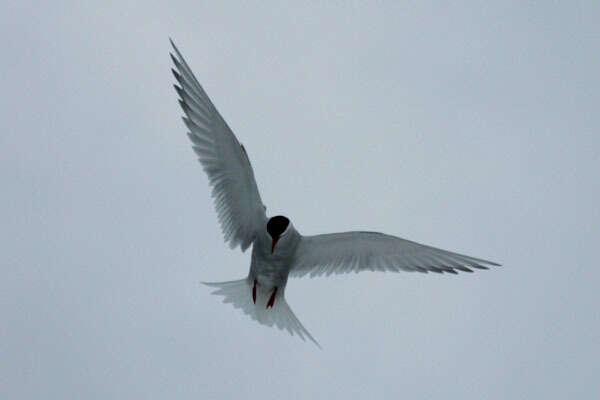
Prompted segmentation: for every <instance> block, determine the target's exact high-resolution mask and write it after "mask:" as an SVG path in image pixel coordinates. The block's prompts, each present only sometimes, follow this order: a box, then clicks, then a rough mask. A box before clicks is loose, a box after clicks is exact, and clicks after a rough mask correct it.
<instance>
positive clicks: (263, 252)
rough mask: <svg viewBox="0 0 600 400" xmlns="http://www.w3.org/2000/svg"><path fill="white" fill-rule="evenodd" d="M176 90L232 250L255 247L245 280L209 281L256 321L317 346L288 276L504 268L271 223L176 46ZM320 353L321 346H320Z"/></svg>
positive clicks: (244, 158) (392, 241)
mask: <svg viewBox="0 0 600 400" xmlns="http://www.w3.org/2000/svg"><path fill="white" fill-rule="evenodd" d="M171 45H172V46H173V50H174V53H175V54H173V53H171V54H170V55H171V59H172V60H173V63H174V65H175V68H174V69H172V72H173V75H174V76H175V79H176V80H177V84H175V85H174V86H175V90H176V92H177V94H178V96H179V104H180V105H181V108H182V109H183V112H184V113H185V116H184V117H183V122H184V123H185V125H186V127H187V129H188V133H187V134H188V137H189V139H190V140H191V142H192V147H193V149H194V151H195V153H196V154H197V156H198V158H199V161H200V164H201V165H202V167H203V169H204V171H205V172H206V174H207V175H208V180H209V183H210V185H211V186H212V197H213V198H214V202H215V208H216V212H217V215H218V220H219V222H220V225H221V228H222V231H223V234H224V237H225V242H228V243H229V245H230V247H231V248H232V249H234V248H236V247H237V246H239V247H240V248H241V250H242V251H246V249H248V248H249V247H250V246H252V257H251V262H250V271H249V273H248V276H247V277H245V278H244V279H240V280H235V281H227V282H213V283H208V282H204V283H205V284H206V285H209V286H213V287H216V288H217V290H215V291H214V292H213V294H217V295H221V296H223V297H224V299H223V301H224V302H225V303H231V304H232V305H233V306H234V307H235V308H239V309H241V310H242V311H243V312H244V313H245V314H247V315H249V316H250V317H251V318H252V319H254V320H256V321H258V322H259V323H261V324H263V325H267V326H277V327H278V328H279V329H282V330H283V329H285V330H287V331H288V332H289V333H290V334H291V335H294V334H297V335H298V336H299V337H300V338H301V339H302V340H305V337H307V338H309V339H310V340H311V341H313V342H314V343H315V344H316V345H317V346H319V343H318V342H317V341H316V340H315V339H314V338H313V337H312V335H311V334H310V333H309V332H308V331H307V330H306V329H305V328H304V326H303V325H302V324H301V323H300V321H299V320H298V318H296V316H295V315H294V313H293V312H292V310H291V308H290V307H289V305H288V304H287V302H286V301H285V287H286V284H287V281H288V277H290V276H292V277H302V276H305V275H309V276H310V277H315V276H321V275H326V276H329V275H330V274H341V273H349V272H360V271H393V272H399V271H418V272H424V273H427V272H437V273H444V272H446V273H451V274H456V273H457V271H464V272H473V269H488V266H499V265H500V264H497V263H495V262H492V261H487V260H482V259H480V258H475V257H470V256H466V255H463V254H458V253H454V252H450V251H446V250H442V249H438V248H435V247H431V246H426V245H423V244H419V243H416V242H412V241H410V240H406V239H401V238H399V237H395V236H391V235H386V234H383V233H378V232H363V231H356V232H343V233H329V234H323V235H315V236H303V235H301V234H300V233H299V232H298V231H297V230H296V229H295V228H294V225H293V224H292V222H291V221H290V219H289V218H288V217H285V216H283V215H277V216H273V217H270V218H268V217H267V214H266V207H265V206H264V204H263V202H262V199H261V197H260V193H259V191H258V187H257V185H256V180H255V178H254V171H253V169H252V165H251V164H250V159H249V158H248V154H247V153H246V149H245V148H244V146H243V145H242V144H241V143H240V142H239V141H238V139H237V138H236V137H235V135H234V134H233V132H232V131H231V129H230V128H229V126H228V125H227V123H226V122H225V120H224V119H223V117H222V116H221V114H219V112H218V111H217V109H216V107H215V106H214V105H213V103H212V101H211V100H210V99H209V97H208V95H207V94H206V92H205V91H204V89H203V88H202V86H201V85H200V83H199V82H198V80H197V79H196V77H195V76H194V74H193V73H192V70H191V69H190V67H189V66H188V64H187V63H186V62H185V60H184V58H183V56H182V55H181V53H180V52H179V50H178V49H177V47H176V46H175V44H174V43H173V41H172V40H171ZM319 347H320V346H319Z"/></svg>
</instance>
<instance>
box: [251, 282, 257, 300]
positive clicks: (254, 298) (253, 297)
mask: <svg viewBox="0 0 600 400" xmlns="http://www.w3.org/2000/svg"><path fill="white" fill-rule="evenodd" d="M252 301H254V304H256V279H255V280H254V287H253V288H252Z"/></svg>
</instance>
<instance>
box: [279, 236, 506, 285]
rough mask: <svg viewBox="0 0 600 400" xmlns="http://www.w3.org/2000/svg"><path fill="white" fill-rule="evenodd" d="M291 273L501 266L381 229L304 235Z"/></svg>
mask: <svg viewBox="0 0 600 400" xmlns="http://www.w3.org/2000/svg"><path fill="white" fill-rule="evenodd" d="M296 254H297V255H296V259H295V260H294V263H293V264H292V267H291V269H290V276H295V277H301V276H304V275H307V274H310V276H311V278H312V277H315V276H320V275H327V276H329V275H331V274H334V273H335V274H341V273H348V272H359V271H365V270H368V271H394V272H398V271H419V272H425V273H427V272H429V271H431V272H438V273H443V272H449V273H452V274H456V273H457V271H465V272H473V271H472V268H477V269H488V267H487V266H486V265H496V266H497V265H500V264H496V263H494V262H491V261H486V260H482V259H480V258H475V257H469V256H465V255H462V254H457V253H452V252H450V251H446V250H441V249H436V248H435V247H430V246H425V245H423V244H419V243H415V242H411V241H410V240H405V239H400V238H398V237H395V236H390V235H385V234H383V233H377V232H344V233H331V234H325V235H316V236H303V237H302V239H301V241H300V244H299V246H298V250H297V251H296Z"/></svg>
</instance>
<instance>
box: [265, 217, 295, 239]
mask: <svg viewBox="0 0 600 400" xmlns="http://www.w3.org/2000/svg"><path fill="white" fill-rule="evenodd" d="M289 224H290V220H289V219H287V218H286V217H284V216H283V215H278V216H276V217H273V218H271V219H269V222H267V232H269V235H271V237H272V238H273V239H275V238H277V237H279V236H280V235H281V234H282V233H283V232H284V231H285V230H286V228H287V227H288V225H289Z"/></svg>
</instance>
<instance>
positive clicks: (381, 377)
mask: <svg viewBox="0 0 600 400" xmlns="http://www.w3.org/2000/svg"><path fill="white" fill-rule="evenodd" d="M8 3H12V5H11V4H8ZM202 3H203V2H201V1H189V2H174V1H171V2H163V4H156V2H139V3H131V2H127V1H114V2H99V3H98V4H97V5H95V6H94V5H90V4H88V3H86V2H79V1H70V2H65V1H52V2H28V1H19V2H16V1H15V2H3V4H2V5H1V6H0V34H1V37H2V39H3V40H2V54H3V58H2V59H3V62H2V63H0V90H1V93H2V95H1V96H0V187H1V195H0V317H1V323H0V397H1V398H3V399H42V398H43V399H113V398H114V399H117V398H118V399H220V398H231V399H238V398H242V399H281V398H289V399H306V398H315V399H338V398H339V399H349V398H353V397H361V398H372V399H379V398H386V397H387V398H407V399H434V398H449V399H507V398H509V399H545V400H546V399H564V398H587V399H592V398H598V397H600V384H599V382H598V378H597V372H598V359H599V358H600V313H599V311H598V295H597V293H598V284H599V282H600V268H599V265H598V261H597V259H598V257H597V256H598V254H597V251H596V250H597V249H598V243H599V240H600V232H599V226H600V211H599V208H598V204H599V202H600V198H599V197H600V196H599V193H600V183H599V182H600V180H599V179H598V171H599V170H600V168H599V167H600V138H599V134H600V117H599V113H598V109H599V105H600V80H599V78H598V71H600V28H598V18H599V16H600V3H598V2H597V1H589V2H550V1H543V2H535V3H533V2H522V1H516V2H508V1H502V2H495V5H494V4H489V3H490V2H476V3H470V2H469V3H462V2H461V3H459V4H453V5H449V4H445V5H441V6H440V5H439V4H426V2H411V3H412V4H404V3H405V2H383V1H382V2H377V4H376V5H370V6H366V5H363V3H362V2H360V5H358V3H359V2H354V3H355V4H354V5H350V2H347V3H346V2H337V1H336V2H329V3H331V4H334V3H335V4H336V5H335V6H334V5H331V6H308V5H307V4H305V3H308V2H302V3H297V4H296V5H295V6H291V5H286V6H282V5H281V4H283V3H284V2H278V3H274V2H272V3H271V4H268V5H263V4H261V5H259V4H258V3H254V4H252V3H248V4H246V5H244V6H240V5H238V4H237V3H235V4H224V2H211V4H210V5H203V4H202ZM217 3H218V4H219V5H217ZM222 3H223V4H222ZM551 3H552V4H551ZM555 3H556V4H555ZM169 37H172V38H173V39H174V40H175V42H176V43H177V44H178V46H179V48H180V50H181V51H182V52H183V54H184V55H185V56H186V58H187V60H188V62H189V63H190V65H191V67H192V69H193V70H194V72H195V74H196V76H197V77H198V79H199V80H200V82H202V84H203V85H204V87H205V89H206V90H207V92H208V94H209V95H210V96H211V98H212V99H213V101H214V103H215V104H216V105H217V107H218V108H219V110H220V111H221V113H222V114H223V116H224V117H225V119H226V120H227V121H228V123H229V124H230V126H231V127H232V129H233V130H234V132H235V133H236V135H237V136H238V138H239V140H240V141H241V142H242V143H244V145H245V147H246V149H247V151H248V153H249V156H250V159H251V161H252V163H253V165H254V170H255V174H256V178H257V181H258V185H259V188H260V190H261V194H262V198H263V201H264V202H265V204H266V205H267V207H268V213H269V215H276V214H279V213H283V214H285V215H287V216H289V217H290V218H291V219H292V221H293V223H294V225H295V226H296V228H297V229H298V230H299V231H300V232H301V233H304V234H316V233H325V232H334V231H346V230H354V229H359V230H375V231H382V232H386V233H390V234H393V235H397V236H400V237H404V238H407V239H411V240H415V241H418V242H422V243H426V244H430V245H433V246H437V247H442V248H444V249H448V250H453V251H457V252H462V253H465V254H469V255H472V256H475V257H481V258H485V259H490V260H493V261H497V262H500V263H502V264H503V265H504V266H503V267H501V268H498V269H494V270H491V271H482V272H477V273H474V274H460V275H458V276H448V275H443V276H440V275H432V274H428V275H424V274H410V273H398V274H393V273H386V274H382V273H379V274H377V273H370V272H365V273H362V274H359V275H354V274H352V275H348V276H337V277H333V278H329V279H325V278H320V279H312V280H311V279H291V280H290V281H289V282H288V287H287V290H286V297H287V300H288V302H289V304H290V305H291V307H292V308H293V309H294V311H295V313H296V315H297V316H298V318H299V319H300V320H301V321H302V322H303V323H304V325H305V327H306V328H307V329H308V330H309V331H310V332H311V333H312V334H313V335H314V336H315V338H316V339H317V340H318V341H319V342H320V343H321V345H322V346H323V351H321V350H319V349H318V348H317V347H316V346H314V345H313V344H312V343H310V342H306V343H304V342H302V341H300V340H299V339H298V338H297V337H291V336H289V335H288V334H287V333H286V332H282V331H279V330H276V329H272V328H267V327H264V326H261V325H258V324H257V323H255V322H254V321H251V320H250V319H249V318H247V317H246V316H245V315H243V314H242V313H240V312H239V311H238V310H234V309H233V308H232V307H231V306H229V305H224V304H222V303H221V302H220V298H219V297H216V296H212V295H210V291H211V290H210V288H207V287H204V286H201V284H200V281H220V280H232V279H240V278H242V277H244V276H246V274H247V273H248V267H249V263H250V257H249V252H246V253H241V252H240V251H239V250H237V251H231V250H229V248H228V246H227V245H226V244H225V243H224V242H223V238H222V235H221V232H220V228H219V226H218V224H217V218H216V214H215V212H214V207H213V204H212V202H211V198H210V190H209V187H208V183H207V178H206V176H205V175H204V173H203V171H202V169H201V167H200V165H199V164H198V163H197V161H196V157H195V155H194V154H193V152H192V150H191V149H190V146H189V143H188V139H187V138H186V135H185V131H186V130H185V128H184V126H183V124H182V122H181V119H180V117H181V111H180V109H179V107H178V105H177V102H176V94H175V92H174V90H173V88H172V84H173V81H174V79H173V77H172V75H171V73H170V70H169V69H170V67H171V65H170V63H171V61H170V59H169V57H168V53H169V51H170V48H169V43H168V38H169Z"/></svg>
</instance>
